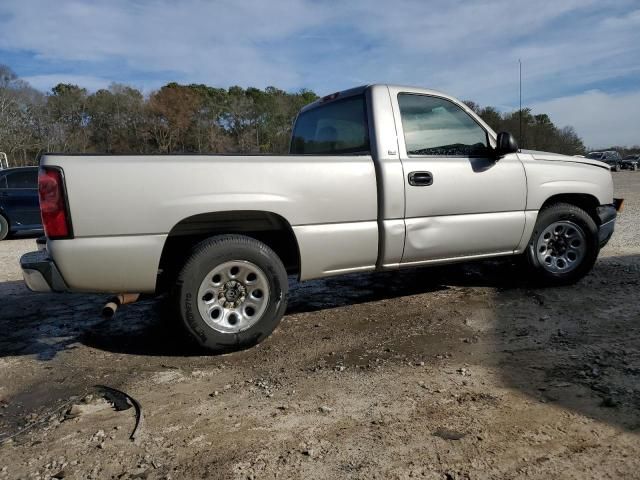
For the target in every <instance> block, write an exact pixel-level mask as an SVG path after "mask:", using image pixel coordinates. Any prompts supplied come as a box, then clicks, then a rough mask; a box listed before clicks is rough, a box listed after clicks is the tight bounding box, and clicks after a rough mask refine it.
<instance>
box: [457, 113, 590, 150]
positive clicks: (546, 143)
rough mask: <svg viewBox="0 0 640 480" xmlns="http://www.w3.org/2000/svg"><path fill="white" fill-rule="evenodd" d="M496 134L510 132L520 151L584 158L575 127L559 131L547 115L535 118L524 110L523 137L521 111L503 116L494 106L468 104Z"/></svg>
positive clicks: (582, 146)
mask: <svg viewBox="0 0 640 480" xmlns="http://www.w3.org/2000/svg"><path fill="white" fill-rule="evenodd" d="M465 103H466V104H467V106H469V108H471V109H472V110H473V111H474V112H476V113H477V114H478V115H480V117H481V118H482V119H483V120H484V121H485V122H487V124H488V125H489V126H490V127H491V128H492V129H493V130H494V131H495V132H510V133H511V134H512V135H513V136H514V137H515V138H516V140H517V141H518V146H519V147H520V148H524V149H528V150H542V151H546V152H555V153H563V154H565V155H582V154H584V153H585V147H584V143H583V142H582V139H581V138H580V137H579V136H578V134H577V133H576V132H575V130H574V129H573V127H563V128H559V127H557V126H556V125H554V124H553V122H552V121H551V118H549V116H548V115H547V114H544V113H543V114H539V115H533V114H532V113H531V109H529V108H523V109H522V135H521V134H520V131H521V130H520V128H521V126H520V125H521V124H520V111H519V110H516V111H515V112H509V113H500V112H499V111H498V110H496V109H495V108H493V107H480V106H479V105H478V104H476V103H475V102H471V101H467V102H465Z"/></svg>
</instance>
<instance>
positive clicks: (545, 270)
mask: <svg viewBox="0 0 640 480" xmlns="http://www.w3.org/2000/svg"><path fill="white" fill-rule="evenodd" d="M556 222H570V224H574V225H576V226H578V227H579V229H580V230H581V233H582V234H583V235H584V240H585V243H584V246H585V251H584V253H583V255H582V257H581V258H580V259H579V261H577V262H578V263H577V264H576V265H575V266H573V267H572V269H571V270H570V271H567V272H552V271H549V268H550V267H547V266H546V265H543V264H542V262H540V260H539V258H538V252H537V245H538V241H539V239H540V237H541V235H542V234H543V232H544V231H545V229H546V228H547V227H549V226H550V225H552V224H554V223H556ZM599 252H600V246H599V241H598V226H597V225H596V223H595V221H594V220H593V218H591V216H590V215H589V214H588V213H587V212H585V211H584V210H583V209H581V208H580V207H577V206H575V205H571V204H568V203H556V204H553V205H551V206H549V207H547V208H545V209H544V210H542V211H540V213H539V214H538V219H537V220H536V225H535V227H534V230H533V234H532V235H531V239H530V240H529V245H528V248H527V252H526V258H527V263H528V264H529V266H530V267H531V269H532V270H533V274H534V276H535V279H536V280H538V282H539V283H541V284H543V285H570V284H572V283H575V282H577V281H578V280H580V279H581V278H582V277H584V276H585V275H586V274H587V273H589V271H591V269H592V268H593V265H594V263H595V261H596V259H597V258H598V253H599Z"/></svg>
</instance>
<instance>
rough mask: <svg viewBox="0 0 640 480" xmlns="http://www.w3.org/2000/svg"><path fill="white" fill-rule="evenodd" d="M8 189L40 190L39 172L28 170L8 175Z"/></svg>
mask: <svg viewBox="0 0 640 480" xmlns="http://www.w3.org/2000/svg"><path fill="white" fill-rule="evenodd" d="M7 186H8V188H38V171H37V170H27V171H24V172H14V173H9V174H7Z"/></svg>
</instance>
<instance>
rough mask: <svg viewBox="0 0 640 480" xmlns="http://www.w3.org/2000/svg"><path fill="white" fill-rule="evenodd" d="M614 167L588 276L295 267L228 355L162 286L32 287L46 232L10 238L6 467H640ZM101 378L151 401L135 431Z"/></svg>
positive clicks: (29, 474) (633, 251)
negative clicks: (108, 309)
mask: <svg viewBox="0 0 640 480" xmlns="http://www.w3.org/2000/svg"><path fill="white" fill-rule="evenodd" d="M614 181H615V187H616V196H621V197H624V198H626V204H625V210H624V212H623V213H622V214H621V215H620V217H619V220H618V223H617V229H616V233H615V234H614V237H613V239H612V241H611V242H610V244H609V245H608V246H607V247H606V248H605V249H604V250H603V251H602V253H601V257H600V259H599V261H598V263H597V264H596V266H595V268H594V270H593V272H592V273H591V274H590V275H589V276H588V277H586V278H585V279H584V280H582V281H581V282H579V283H578V284H577V285H575V286H571V287H563V288H556V289H534V288H532V287H531V286H530V285H528V284H527V283H526V281H524V280H523V279H521V278H520V277H519V275H518V271H517V270H516V267H514V266H513V265H511V263H509V262H483V263H474V264H470V265H458V266H453V267H447V268H432V269H421V270H406V271H400V272H393V273H382V274H367V275H350V276H346V277H341V278H335V279H328V280H323V281H314V282H310V283H305V284H302V285H298V284H295V283H293V284H292V296H291V304H290V306H289V309H288V312H287V315H286V317H285V318H284V320H283V322H282V324H281V326H280V327H279V328H278V329H277V331H276V332H275V333H274V335H273V336H272V337H271V338H269V339H267V341H265V342H264V343H263V344H262V345H260V346H258V347H256V348H253V349H250V350H247V351H244V352H238V353H234V354H229V355H223V356H207V355H204V354H202V352H197V351H194V349H193V348H192V347H190V346H189V345H188V343H186V342H184V340H182V338H181V336H180V335H177V334H176V330H175V329H174V328H173V327H172V326H171V325H170V324H169V325H167V323H166V322H163V321H160V320H161V319H162V318H164V317H166V315H164V314H163V313H164V312H163V304H162V302H154V301H150V300H147V301H142V302H139V303H137V304H134V305H131V306H129V307H127V308H126V309H122V311H121V312H119V315H118V316H117V317H116V318H115V319H114V320H111V321H108V322H105V321H102V320H101V319H100V318H99V316H98V313H99V310H100V307H101V305H102V303H101V302H102V301H103V300H104V297H101V296H90V295H49V294H40V295H36V294H32V293H30V292H27V291H26V289H25V287H24V286H23V284H22V283H21V282H20V275H19V271H18V268H17V258H18V257H19V255H20V254H21V253H23V252H26V251H29V250H32V249H34V248H35V242H34V240H33V239H18V240H9V241H5V242H2V243H0V265H2V270H1V271H0V327H1V331H2V332H3V337H2V339H0V439H7V438H8V436H9V435H13V434H16V433H18V434H17V435H15V436H13V437H12V438H11V439H10V440H5V441H4V442H2V443H1V444H0V479H5V478H6V479H13V478H41V479H48V478H65V479H67V478H68V479H80V478H82V479H85V478H95V479H98V478H100V479H103V478H149V479H155V478H174V479H178V478H238V479H240V478H335V479H338V478H380V479H383V478H384V479H386V478H434V479H467V478H473V479H476V478H479V479H484V478H487V479H488V478H496V479H498V478H517V477H530V478H540V479H543V478H544V479H548V478H565V479H584V478H598V479H600V478H640V473H638V472H640V442H639V441H638V440H639V433H640V323H639V320H640V308H639V307H640V300H639V298H640V287H639V282H640V231H639V229H638V223H639V221H640V172H638V173H635V172H622V173H618V174H614ZM98 384H100V385H108V386H110V387H114V388H117V389H120V390H122V391H124V392H127V393H128V394H129V395H131V396H132V397H134V398H135V399H137V400H138V401H139V402H140V404H141V406H142V412H143V417H144V421H143V422H142V426H141V428H140V430H139V434H138V436H137V438H136V440H135V441H131V440H130V439H129V435H130V433H131V431H132V430H133V428H134V423H135V418H136V417H135V412H134V409H133V408H128V409H127V408H123V406H122V403H123V402H122V401H121V398H119V397H118V396H115V397H114V396H113V394H110V395H105V394H104V392H103V391H100V390H98V389H96V387H95V385H98ZM105 397H106V400H105ZM74 405H75V406H74ZM124 406H125V407H126V406H127V405H124Z"/></svg>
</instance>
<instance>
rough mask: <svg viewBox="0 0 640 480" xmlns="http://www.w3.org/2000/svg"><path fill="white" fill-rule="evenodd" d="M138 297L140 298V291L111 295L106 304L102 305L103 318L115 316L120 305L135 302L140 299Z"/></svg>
mask: <svg viewBox="0 0 640 480" xmlns="http://www.w3.org/2000/svg"><path fill="white" fill-rule="evenodd" d="M138 298H140V294H139V293H120V294H118V295H116V296H114V297H111V298H110V299H109V300H108V301H107V303H106V305H105V306H104V307H102V318H104V319H106V320H108V319H111V318H113V317H114V316H115V314H116V311H117V310H118V307H119V306H120V305H127V304H129V303H133V302H135V301H136V300H138Z"/></svg>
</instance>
